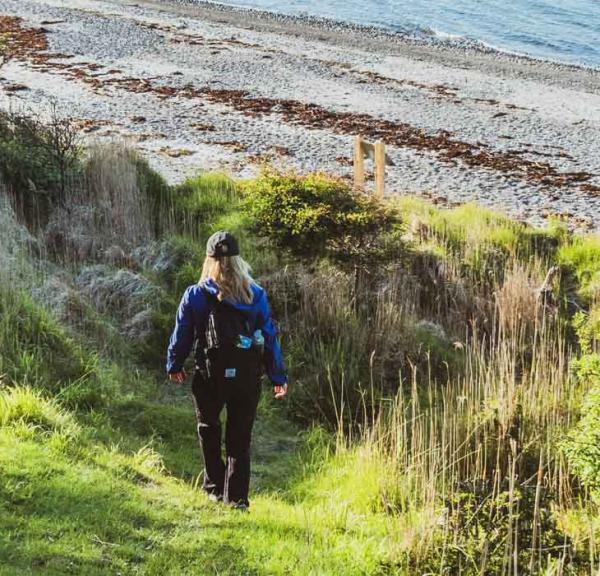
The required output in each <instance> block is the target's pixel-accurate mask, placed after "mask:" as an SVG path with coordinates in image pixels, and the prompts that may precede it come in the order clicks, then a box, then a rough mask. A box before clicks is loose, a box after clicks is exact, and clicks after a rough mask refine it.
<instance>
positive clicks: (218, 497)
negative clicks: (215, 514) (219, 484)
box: [208, 494, 223, 502]
mask: <svg viewBox="0 0 600 576" xmlns="http://www.w3.org/2000/svg"><path fill="white" fill-rule="evenodd" d="M208 499H209V501H210V502H223V494H209V495H208Z"/></svg>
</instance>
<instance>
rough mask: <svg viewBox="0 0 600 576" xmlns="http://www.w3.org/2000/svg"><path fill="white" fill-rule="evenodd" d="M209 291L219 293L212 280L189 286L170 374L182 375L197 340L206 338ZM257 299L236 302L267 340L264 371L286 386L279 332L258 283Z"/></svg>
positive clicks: (175, 332)
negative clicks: (242, 302) (250, 302)
mask: <svg viewBox="0 0 600 576" xmlns="http://www.w3.org/2000/svg"><path fill="white" fill-rule="evenodd" d="M206 292H208V293H210V294H216V293H218V287H217V286H216V284H215V283H214V282H212V281H211V280H209V281H208V282H206V283H204V284H203V285H198V284H195V285H193V286H190V287H189V288H188V289H187V290H186V291H185V293H184V294H183V297H182V299H181V303H180V304H179V309H178V310H177V317H176V323H175V329H174V330H173V334H172V335H171V340H170V342H169V350H168V352H167V372H168V373H170V374H171V373H174V372H181V370H182V369H183V364H184V362H185V360H186V358H187V357H188V356H189V354H190V352H191V350H192V347H193V345H194V341H195V340H196V339H200V340H201V341H202V340H203V338H204V333H205V330H206V322H207V319H208V313H209V305H208V301H207V295H206ZM252 292H253V293H254V300H253V301H252V304H241V303H236V304H234V306H235V307H236V308H237V309H238V310H243V311H244V312H246V314H247V315H248V317H249V318H250V320H251V322H252V321H253V323H254V329H253V331H254V330H261V331H262V333H263V336H264V339H265V356H264V360H265V369H266V372H267V375H268V377H269V379H270V380H271V382H273V384H276V385H283V384H286V383H287V374H286V371H285V366H284V363H283V357H282V355H281V348H280V347H279V342H278V340H277V329H276V328H275V325H274V324H273V321H272V320H271V311H270V308H269V303H268V301H267V294H266V292H265V291H264V290H263V289H262V288H261V287H260V286H258V285H257V284H253V285H252Z"/></svg>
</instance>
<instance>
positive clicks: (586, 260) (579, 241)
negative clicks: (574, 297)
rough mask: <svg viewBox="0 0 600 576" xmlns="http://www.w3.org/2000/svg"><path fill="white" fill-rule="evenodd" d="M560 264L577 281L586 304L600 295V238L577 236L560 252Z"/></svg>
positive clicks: (578, 290) (566, 243)
mask: <svg viewBox="0 0 600 576" xmlns="http://www.w3.org/2000/svg"><path fill="white" fill-rule="evenodd" d="M558 262H559V264H561V265H562V266H563V267H564V268H565V269H566V270H568V271H569V272H570V273H571V274H573V276H574V277H575V279H576V282H577V292H578V294H579V296H580V297H581V298H583V299H584V300H585V301H586V302H590V301H593V300H594V299H595V298H597V296H598V295H600V237H599V236H596V235H589V236H575V237H573V238H572V239H570V241H569V242H565V243H564V244H563V245H562V246H561V248H560V250H559V251H558Z"/></svg>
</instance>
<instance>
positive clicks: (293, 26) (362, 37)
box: [107, 0, 600, 91]
mask: <svg viewBox="0 0 600 576" xmlns="http://www.w3.org/2000/svg"><path fill="white" fill-rule="evenodd" d="M107 1H108V2H110V3H113V4H117V5H124V4H125V5H129V6H131V5H132V4H131V3H128V2H127V0H107ZM133 5H138V6H147V7H152V8H154V9H156V10H158V11H164V12H166V13H172V14H177V13H179V14H182V15H187V16H190V17H196V18H208V19H213V20H215V21H217V22H220V23H224V24H233V25H235V26H236V27H244V28H247V29H250V30H256V31H264V32H276V33H282V34H287V35H290V36H299V37H302V38H305V39H315V40H319V41H325V42H330V43H332V44H339V45H347V46H356V45H357V43H359V44H360V45H361V47H362V48H364V49H367V50H372V51H374V52H381V51H390V52H395V51H400V53H402V54H406V55H410V56H412V57H416V58H423V59H426V60H431V61H432V62H438V61H444V62H448V61H449V62H454V63H459V64H460V65H461V66H464V67H465V68H467V69H476V68H477V67H478V66H480V65H481V64H482V63H484V64H486V65H488V66H494V65H496V67H497V71H498V72H502V73H508V74H510V73H513V74H516V75H518V74H522V73H525V74H528V75H533V76H538V77H539V78H540V79H542V78H543V79H544V80H547V81H550V82H552V81H555V82H556V84H557V85H565V84H568V83H572V82H576V83H582V82H583V83H584V84H585V85H587V86H589V88H590V89H591V90H594V91H595V90H598V91H600V66H596V67H594V66H590V65H586V64H583V63H579V64H575V63H569V62H563V61H560V60H552V59H547V58H541V57H536V56H533V55H530V54H523V53H519V52H512V51H510V50H504V49H502V48H497V47H494V46H491V45H487V44H485V43H484V42H483V41H472V40H467V39H465V41H464V42H462V41H459V42H456V41H452V40H444V39H443V38H439V37H435V36H431V37H427V36H425V35H423V36H417V35H411V34H410V33H404V32H400V31H394V30H393V29H391V28H384V27H381V26H371V25H365V24H358V23H354V22H350V21H346V20H336V19H332V18H325V17H321V16H312V15H297V14H285V13H281V12H270V11H268V10H261V9H258V8H250V7H244V6H231V5H227V4H222V3H220V2H211V1H209V0H135V4H133ZM241 17H243V19H241ZM513 67H514V68H515V69H512V70H511V68H513ZM557 74H561V75H562V76H563V77H562V78H556V77H555V76H556V75H557ZM571 75H572V76H571ZM580 75H588V76H589V78H587V79H585V80H582V79H581V78H580V77H579V76H580ZM565 76H566V77H565Z"/></svg>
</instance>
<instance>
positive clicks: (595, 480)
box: [564, 321, 600, 502]
mask: <svg viewBox="0 0 600 576" xmlns="http://www.w3.org/2000/svg"><path fill="white" fill-rule="evenodd" d="M578 332H579V335H580V338H582V340H584V341H585V339H586V338H587V337H588V334H587V332H586V331H585V329H584V325H583V324H582V323H581V321H580V322H579V323H578ZM584 350H588V351H589V347H587V346H585V345H584ZM572 370H573V372H574V375H575V377H576V378H577V379H578V380H579V381H580V382H581V383H582V384H583V385H584V386H586V387H589V386H591V389H590V391H589V392H588V394H587V396H586V398H585V401H584V403H583V407H582V416H581V419H580V420H579V422H578V423H577V425H576V426H575V427H574V428H573V429H572V430H571V431H570V432H569V434H568V437H567V439H566V441H565V443H564V449H565V452H566V454H567V458H568V460H569V463H570V464H571V467H572V469H573V471H574V472H575V473H576V474H577V476H578V477H579V478H580V480H581V482H582V483H583V484H584V486H586V487H588V488H589V489H590V490H591V492H592V493H593V494H594V496H595V497H596V499H597V500H598V502H600V355H598V354H592V353H588V354H584V355H583V356H582V357H581V358H579V359H577V360H576V361H574V362H573V363H572Z"/></svg>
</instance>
